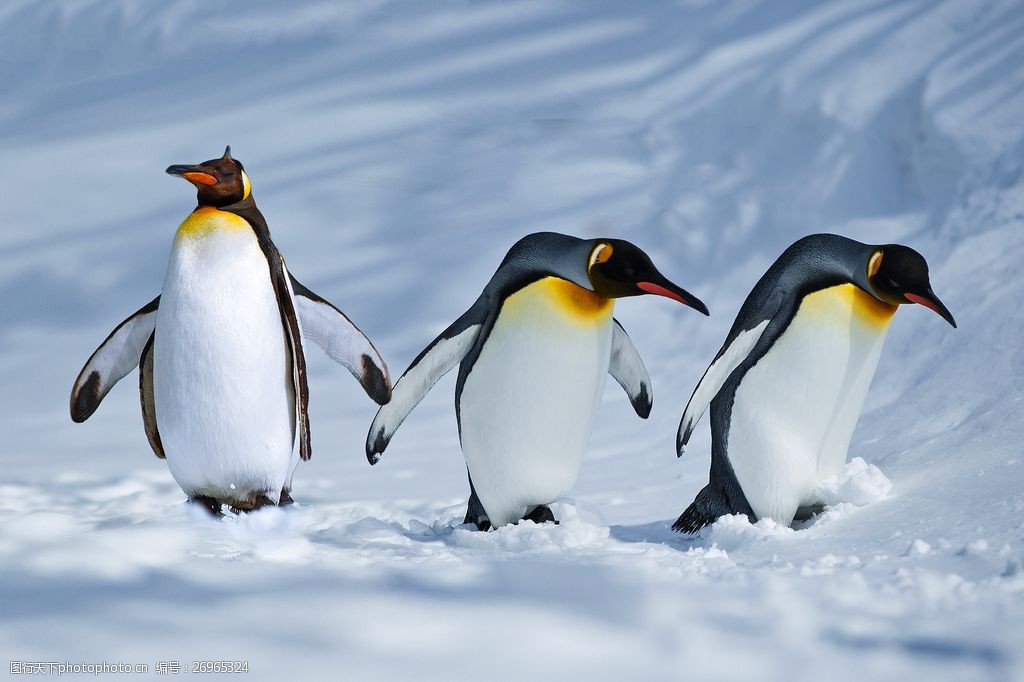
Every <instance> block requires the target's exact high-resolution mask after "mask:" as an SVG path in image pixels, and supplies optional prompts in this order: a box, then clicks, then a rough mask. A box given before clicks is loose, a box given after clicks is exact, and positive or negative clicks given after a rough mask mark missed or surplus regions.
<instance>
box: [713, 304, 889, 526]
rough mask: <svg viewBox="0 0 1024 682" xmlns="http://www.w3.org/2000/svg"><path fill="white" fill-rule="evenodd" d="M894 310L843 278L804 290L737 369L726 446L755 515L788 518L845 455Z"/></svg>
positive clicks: (810, 499) (785, 520)
mask: <svg viewBox="0 0 1024 682" xmlns="http://www.w3.org/2000/svg"><path fill="white" fill-rule="evenodd" d="M895 310H896V308H895V307H894V306H888V305H886V304H883V303H879V302H878V301H876V300H875V299H874V298H872V297H870V296H869V295H868V294H866V293H864V292H863V291H861V290H860V289H857V288H855V287H854V286H853V285H849V284H847V285H841V286H836V287H832V288H830V289H826V290H824V291H821V292H816V293H814V294H811V295H810V296H807V297H806V298H805V299H804V301H803V303H802V304H801V306H800V309H799V310H798V311H797V315H796V317H795V318H794V319H793V321H792V323H791V324H790V326H789V328H788V329H787V330H786V331H785V332H784V333H783V335H782V337H781V338H780V339H779V340H778V341H776V343H775V345H774V346H772V348H771V350H769V351H768V353H767V354H766V355H765V356H764V357H763V358H761V360H760V361H759V362H758V363H757V364H756V365H755V366H754V367H753V368H752V369H751V370H750V371H748V372H747V374H746V375H745V376H744V378H743V380H742V382H741V383H740V386H739V388H738V389H737V391H736V396H735V400H734V402H733V408H732V418H731V421H730V424H729V436H728V453H729V461H730V463H731V464H732V468H733V471H734V472H735V474H736V478H737V480H738V481H739V484H740V487H741V488H742V489H743V493H744V494H745V495H746V497H747V501H748V502H749V503H750V506H751V508H752V509H753V511H754V513H755V514H756V515H757V517H758V518H766V517H767V518H771V519H774V520H775V521H777V522H779V523H785V524H789V523H790V522H792V520H793V516H794V515H795V513H796V510H797V509H798V508H799V507H801V506H804V505H809V504H813V503H815V502H816V500H814V499H813V493H814V490H815V488H816V487H817V484H818V482H819V481H820V480H822V479H824V478H828V477H829V476H832V475H834V474H836V473H838V472H839V470H840V469H842V467H843V465H844V464H845V463H846V455H847V450H848V449H849V446H850V437H851V436H852V434H853V429H854V426H856V424H857V419H858V417H859V416H860V412H861V409H862V408H863V406H864V398H865V396H866V395H867V392H868V387H869V386H870V385H871V378H872V377H873V376H874V374H875V368H876V367H877V366H878V358H879V355H880V354H881V351H882V344H883V343H884V341H885V334H886V331H887V329H888V324H889V321H890V319H891V317H892V314H893V313H894V312H895Z"/></svg>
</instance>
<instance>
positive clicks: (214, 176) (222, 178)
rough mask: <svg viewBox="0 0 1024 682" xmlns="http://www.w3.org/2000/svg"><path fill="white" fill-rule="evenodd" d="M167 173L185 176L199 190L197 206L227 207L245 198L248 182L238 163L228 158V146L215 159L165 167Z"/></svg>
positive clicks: (248, 191)
mask: <svg viewBox="0 0 1024 682" xmlns="http://www.w3.org/2000/svg"><path fill="white" fill-rule="evenodd" d="M167 172H168V173H169V174H171V175H178V176H180V177H183V178H185V179H186V180H188V181H189V182H191V183H192V184H193V185H195V186H196V189H198V190H199V205H200V206H227V205H229V204H237V203H238V202H240V201H245V200H246V199H248V198H249V194H250V192H251V191H252V185H251V184H250V183H249V176H248V175H246V173H245V170H244V169H243V168H242V163H241V162H240V161H236V160H235V159H232V158H231V147H230V146H229V147H227V148H226V149H225V150H224V156H222V157H220V158H219V159H210V160H209V161H203V162H202V163H200V164H197V165H195V166H187V165H176V166H168V168H167Z"/></svg>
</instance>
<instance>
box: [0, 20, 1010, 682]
mask: <svg viewBox="0 0 1024 682" xmlns="http://www.w3.org/2000/svg"><path fill="white" fill-rule="evenodd" d="M281 7H282V5H281V4H280V3H271V2H246V3H237V4H234V3H231V4H229V3H225V2H210V1H208V0H195V1H193V2H176V3H149V4H143V3H135V2H128V1H125V2H76V3H63V2H50V3H48V2H36V1H31V0H30V1H25V2H21V1H18V0H9V1H8V2H5V3H3V5H2V6H0V44H2V45H3V46H4V47H3V53H2V56H0V83H2V86H3V88H2V92H0V196H2V199H0V226H2V228H0V255H2V259H0V301H2V313H3V314H2V316H0V348H2V353H0V368H2V369H0V371H2V375H0V376H2V378H3V389H4V390H3V393H2V395H3V398H2V401H3V402H2V409H0V433H2V439H0V440H2V443H3V445H2V446H0V456H2V468H0V471H2V473H0V524H2V525H0V657H2V658H4V659H9V660H30V661H31V660H60V661H63V660H69V661H72V662H83V661H84V662H93V661H103V660H106V661H122V662H129V663H148V664H149V665H150V669H151V670H153V669H154V666H155V664H156V662H157V661H161V660H178V661H182V662H188V661H192V660H209V659H215V660H248V661H249V666H250V671H251V672H250V673H249V676H250V678H251V679H345V680H361V679H371V678H372V679H406V680H407V679H417V680H434V679H437V680H442V679H449V680H450V679H481V680H490V679H527V678H544V679H609V680H622V679H722V680H726V679H728V680H734V679H786V680H791V679H818V680H826V679H827V680H846V679H850V680H854V679H858V680H859V679H902V680H906V679H970V680H983V679H993V680H1009V679H1014V678H1015V679H1021V678H1022V676H1024V653H1022V644H1024V455H1022V452H1021V442H1022V440H1024V418H1022V416H1021V410H1022V407H1024V404H1022V380H1024V346H1022V343H1021V334H1022V331H1024V317H1022V313H1021V303H1020V302H1021V300H1022V297H1024V281H1022V278H1021V269H1022V263H1024V5H1022V4H1021V3H1019V2H1014V1H1012V0H1009V1H1006V2H990V1H984V0H977V1H965V0H948V1H946V2H932V1H927V2H924V1H922V2H890V1H866V2H829V3H820V2H811V1H807V2H769V1H767V0H765V1H763V2H753V1H749V0H743V1H739V0H733V1H728V2H712V1H707V2H702V1H700V0H690V1H679V2H647V3H620V2H607V3H600V2H591V3H574V2H546V1H545V2H523V1H520V0H513V1H511V2H503V3H494V4H485V3H470V2H446V3H433V2H431V3H399V2H387V1H378V2H359V3H339V4H338V5H337V6H335V5H328V4H316V3H308V2H294V3H288V9H287V10H282V9H281ZM228 143H230V144H231V145H232V149H233V150H234V154H235V156H236V157H237V158H239V159H241V160H242V161H243V162H244V163H245V164H246V168H247V169H248V171H249V173H250V175H251V177H252V180H253V186H254V194H255V196H256V198H257V200H258V202H259V205H260V207H261V208H262V210H263V212H264V214H265V215H266V216H267V219H268V220H269V223H270V226H271V229H272V231H273V235H274V238H275V240H276V242H277V244H278V246H279V247H280V248H281V250H282V251H283V253H284V254H285V255H286V256H287V258H288V263H289V266H290V267H291V269H292V270H293V271H294V272H295V273H296V275H297V276H298V278H299V279H300V280H302V281H303V282H304V283H305V284H307V285H308V286H310V287H311V288H312V289H314V290H316V291H318V292H319V293H320V294H322V295H324V296H326V297H327V298H329V299H331V300H332V301H333V302H335V303H336V304H337V305H339V306H340V307H341V308H342V309H343V310H345V311H346V312H347V313H348V314H349V315H350V316H351V317H352V318H353V319H354V320H355V321H356V322H357V324H359V325H360V326H361V327H362V328H363V329H364V330H365V331H366V332H367V333H368V334H369V335H370V336H371V338H373V340H374V341H375V342H376V344H377V346H378V347H379V348H380V349H381V352H382V353H383V354H384V357H385V358H386V359H387V360H388V361H389V363H390V364H391V368H392V371H393V373H394V374H395V375H396V376H397V375H398V374H400V373H401V372H402V371H403V370H404V368H405V367H406V365H407V364H408V362H409V361H410V360H411V359H412V358H413V357H414V356H415V354H416V353H417V352H419V350H420V349H421V348H422V347H423V346H424V345H425V344H426V343H427V342H428V341H429V340H430V339H432V338H433V337H434V335H435V334H436V333H437V332H438V331H440V330H441V329H443V328H444V327H445V326H446V325H447V324H448V323H449V322H450V321H451V320H453V319H454V318H455V317H456V316H458V315H459V314H460V313H461V312H462V311H463V310H465V308H466V307H468V306H469V305H470V304H471V303H472V301H473V300H474V298H475V297H476V295H477V293H478V292H479V290H480V289H481V288H482V287H483V285H484V283H485V282H486V281H487V279H488V278H489V277H490V274H491V273H492V271H493V269H494V268H495V267H496V265H497V263H498V262H499V260H500V258H501V257H502V255H503V254H504V252H505V250H506V249H507V248H508V246H509V245H510V244H511V243H512V242H513V241H515V240H516V239H518V238H519V237H520V236H522V235H523V234H526V233H527V232H531V231H536V230H541V229H550V230H558V231H563V232H568V233H572V234H576V235H580V236H598V235H609V236H619V237H624V238H628V239H631V240H633V241H635V242H636V243H637V244H639V245H640V246H641V247H643V248H644V249H646V250H647V251H648V252H649V253H651V254H652V256H653V257H654V260H655V262H656V263H657V264H658V265H659V266H660V268H661V270H662V271H663V272H665V273H666V275H668V276H669V277H670V278H672V279H673V280H675V281H677V282H678V283H680V284H681V285H682V286H684V287H686V288H688V289H690V290H691V291H693V292H694V293H695V294H696V295H698V296H700V297H701V298H702V299H703V300H704V301H705V302H706V303H707V304H708V306H709V307H710V309H711V311H712V316H711V317H710V318H704V317H702V316H700V315H698V314H696V313H695V312H694V311H692V310H690V309H687V308H684V307H682V306H679V305H677V304H674V303H672V302H671V301H667V300H665V299H657V300H655V299H654V297H645V298H642V299H630V300H625V301H621V302H620V303H619V304H618V305H617V307H616V315H617V316H618V318H619V319H620V320H621V321H622V322H623V324H624V325H625V327H626V328H627V329H628V330H629V331H630V333H631V336H632V338H633V339H634V341H635V343H636V346H637V347H638V348H639V350H640V352H641V354H642V356H643V357H644V359H645V361H646V363H647V366H648V369H649V370H650V374H651V376H652V378H653V380H654V385H655V391H654V395H655V405H654V411H653V413H652V415H651V418H650V419H649V420H648V421H646V422H645V421H641V420H639V419H638V418H636V416H635V415H634V414H633V412H632V410H631V409H630V407H629V404H628V402H627V400H626V398H625V396H624V395H623V393H622V392H621V391H620V390H619V388H618V387H617V386H616V385H615V384H614V382H612V381H609V383H608V386H607V390H606V392H605V399H604V404H603V406H602V408H601V413H600V418H599V423H598V425H597V427H596V429H595V432H594V434H593V437H592V439H591V445H590V449H589V452H588V455H587V458H586V460H585V462H584V469H583V473H582V476H581V478H580V480H579V482H578V483H577V485H576V487H575V489H574V490H573V491H572V493H571V498H572V499H570V500H566V501H565V502H564V503H562V504H559V505H558V506H557V507H556V510H555V511H556V513H557V514H558V515H559V516H560V517H561V519H562V525H560V526H558V527H550V526H534V525H532V524H523V525H521V526H518V527H508V528H503V529H501V530H499V531H497V532H494V533H489V534H479V533H471V532H468V531H467V530H464V529H461V528H458V524H459V522H460V521H461V518H462V514H463V512H464V503H465V499H466V496H467V484H466V479H465V469H464V464H463V462H462V459H461V456H460V453H459V450H458V441H457V433H456V428H455V418H454V411H453V408H452V393H453V390H454V378H453V377H452V376H449V377H446V378H445V379H444V380H443V381H441V382H440V384H439V385H438V386H437V387H436V388H435V390H434V391H433V392H432V393H431V394H430V395H429V397H428V398H427V400H425V401H424V403H423V404H422V405H420V407H419V408H418V409H417V410H416V411H415V412H414V413H413V414H412V416H411V417H410V418H409V420H408V421H407V423H406V424H405V426H403V428H402V429H401V430H400V431H399V432H398V435H397V437H396V438H395V440H394V442H393V444H392V446H391V447H390V449H389V450H388V452H387V453H386V455H385V457H384V459H383V460H382V461H381V463H380V464H379V465H377V466H376V467H373V468H371V467H369V466H368V465H367V463H366V460H365V457H364V455H363V440H364V438H365V434H366V429H367V427H368V425H369V423H370V420H371V419H372V417H373V415H374V412H375V406H374V405H373V404H372V403H371V402H370V401H369V400H368V399H367V398H366V397H365V395H364V394H363V393H362V392H361V390H360V389H359V387H358V386H357V385H356V383H355V382H354V381H353V380H352V379H351V377H350V376H349V375H348V374H347V373H346V372H345V370H344V369H343V368H341V367H339V366H337V365H335V364H333V363H332V362H330V361H329V360H328V359H327V358H326V357H325V356H323V354H321V353H320V352H319V351H318V350H316V349H315V348H313V349H311V350H310V351H309V354H308V357H309V358H310V365H311V367H310V371H311V376H312V379H311V393H312V396H311V409H312V425H313V432H312V435H313V446H314V457H313V459H312V461H311V462H309V463H305V464H303V465H302V466H301V467H300V468H299V470H298V472H297V474H296V478H295V496H296V499H297V500H298V504H297V505H296V506H295V507H294V508H293V509H290V510H287V511H281V510H276V509H273V510H267V511H264V512H260V513H257V514H253V515H251V516H248V517H244V518H235V517H231V518H227V519H225V520H224V521H221V522H215V521H212V520H209V519H207V518H205V517H204V516H203V515H202V514H197V513H194V512H193V511H190V510H189V509H188V508H186V505H185V504H183V495H182V494H181V492H180V490H179V489H178V487H177V486H176V484H175V483H174V481H173V480H172V479H171V477H170V474H169V473H168V471H167V468H166V465H165V463H164V462H162V461H160V460H158V459H156V458H155V457H153V455H152V454H151V452H150V450H149V447H148V445H147V443H146V440H145V436H144V434H143V429H142V424H141V418H140V413H139V405H138V394H137V384H136V375H135V374H132V375H130V376H129V377H127V378H126V379H125V380H124V381H123V382H122V384H121V385H119V386H117V387H116V388H115V389H114V390H113V391H112V393H111V394H110V395H109V396H108V397H107V399H106V400H105V402H104V403H103V405H102V406H101V407H100V409H99V411H98V412H97V413H96V415H95V416H93V417H92V419H91V420H89V421H88V422H87V423H85V424H83V425H77V424H73V423H72V422H71V420H70V419H69V417H68V408H67V400H68V393H69V390H70V387H71V383H72V381H73V379H74V377H75V375H76V374H77V372H78V370H79V369H80V367H81V365H82V364H83V363H84V361H85V360H86V358H87V357H88V356H89V354H90V353H91V352H92V351H93V349H94V348H95V346H96V345H97V344H98V343H99V342H100V341H101V340H102V339H103V338H104V337H105V336H106V334H107V333H108V332H109V330H110V329H111V328H112V327H113V326H114V325H116V324H117V323H118V322H120V321H121V319H123V318H124V317H125V316H126V315H127V314H129V313H130V312H131V311H133V310H135V309H136V308H137V307H138V306H140V305H141V304H142V303H144V302H146V301H148V300H149V299H150V298H152V297H153V296H154V295H155V294H156V293H157V292H158V291H159V288H160V285H161V282H162V280H163V274H164V268H165V265H166V259H167V254H168V248H169V245H170V240H171V237H172V234H173V232H174V229H175V228H176V226H177V224H178V223H179V222H180V221H181V220H182V219H183V218H184V217H185V215H186V214H187V213H188V211H189V210H191V208H192V207H193V205H194V192H193V191H192V189H191V188H190V187H189V186H188V185H187V184H185V183H183V182H182V181H181V180H179V179H175V178H171V177H168V176H166V175H164V172H163V169H164V168H165V167H166V166H168V165H169V164H172V163H187V162H198V161H201V160H203V159H206V158H210V157H215V156H218V155H219V154H220V153H221V151H222V150H223V147H224V145H225V144H228ZM820 231H835V232H840V233H843V234H846V235H849V236H851V237H854V238H857V239H861V240H864V241H870V242H875V243H884V242H891V241H899V242H903V243H907V244H910V245H912V246H914V247H915V248H916V249H918V250H919V251H921V252H922V253H923V254H925V256H926V257H927V258H928V260H929V262H930V264H931V267H932V278H933V283H934V285H935V289H936V291H937V293H938V294H939V295H940V296H941V297H942V298H943V300H944V301H945V302H946V303H947V305H948V306H949V308H950V309H951V310H952V311H953V312H954V314H955V315H956V318H957V321H958V322H959V324H960V328H959V329H957V330H953V329H952V328H950V327H949V326H948V325H946V324H945V323H944V322H943V321H942V320H941V319H940V318H939V317H938V316H936V315H934V314H932V313H931V312H929V311H927V310H925V309H923V308H921V307H915V308H912V309H911V308H906V309H903V310H901V311H900V312H899V314H898V315H897V316H896V318H895V320H894V322H893V325H892V329H891V332H890V335H889V339H888V342H887V345H886V348H885V350H884V353H883V356H882V361H881V364H880V367H879V370H878V374H877V376H876V378H875V382H874V384H873V387H872V389H871V393H870V395H869V397H868V401H867V406H866V408H865V411H864V414H863V415H862V418H861V421H860V424H859V426H858V428H857V431H856V433H855V435H854V439H853V443H852V447H851V456H855V457H862V458H863V459H864V460H866V462H867V463H870V464H872V465H875V466H877V467H878V468H879V469H881V471H882V472H883V473H884V475H885V477H887V478H888V479H889V480H890V481H891V482H892V485H893V488H892V491H891V492H890V494H889V495H888V497H886V498H885V499H883V500H881V501H876V502H873V503H871V504H867V505H864V506H858V507H855V506H853V505H852V504H839V505H837V506H836V507H834V508H832V509H831V510H830V511H829V512H828V513H827V514H825V515H824V516H823V517H821V518H819V519H818V520H816V521H814V522H813V523H812V524H810V525H809V526H807V527H804V528H801V529H799V530H791V529H787V528H780V527H776V526H774V525H772V524H770V523H765V522H762V523H759V524H757V525H751V524H749V523H747V522H746V521H745V520H742V519H738V518H728V519H725V520H722V521H721V522H719V523H718V524H717V525H715V526H714V527H713V528H711V529H710V530H708V531H706V532H705V533H704V534H703V535H702V536H700V537H697V538H689V537H683V536H678V535H676V534H673V533H672V532H670V531H669V525H670V524H671V522H672V521H673V520H674V519H675V518H676V516H677V515H678V514H679V513H680V512H681V511H682V510H683V508H684V507H685V506H686V505H687V504H688V503H689V502H690V500H691V499H692V498H693V496H694V494H695V493H696V492H697V490H698V489H699V488H700V487H701V486H702V485H703V484H704V482H705V481H706V477H707V469H708V459H709V454H708V453H709V445H710V437H709V432H708V427H707V424H706V421H705V423H703V424H701V425H700V427H699V428H698V429H697V432H696V434H695V436H694V438H693V441H691V445H690V447H689V448H688V451H687V453H686V455H685V456H684V457H683V459H682V460H677V459H676V457H675V454H674V447H673V442H674V435H675V429H676V425H677V423H678V419H679V416H680V414H681V412H682V409H683V406H684V405H685V402H686V399H687V398H688V397H689V394H690V392H691V390H692V389H693V386H694V384H695V382H696V381H697V379H698V378H699V377H700V375H701V373H702V372H703V370H704V368H705V367H706V365H707V363H708V362H709V361H710V359H711V358H712V357H713V356H714V354H715V352H716V351H717V350H718V347H719V344H720V343H721V341H722V339H723V338H724V335H725V333H726V330H727V329H728V327H729V325H730V324H731V322H732V320H733V318H734V316H735V314H736V311H737V309H738V307H739V304H740V302H741V301H742V300H743V297H744V296H745V295H746V293H747V292H748V291H749V289H750V287H751V286H752V285H753V283H754V282H755V281H756V279H757V278H758V277H759V276H760V274H761V273H762V272H763V271H764V269H765V268H766V267H767V266H768V265H769V263H771V261H772V260H774V258H775V257H776V256H777V255H778V253H779V252H781V250H782V249H783V248H784V247H785V246H786V245H788V244H789V243H790V242H792V241H793V240H795V239H796V238H798V237H800V236H802V235H804V234H808V233H811V232H820ZM870 471H871V470H870V469H869V468H868V467H866V466H863V465H862V466H861V468H860V469H859V472H860V473H857V471H855V472H854V479H855V480H853V481H847V482H846V483H845V484H841V485H837V486H834V487H833V488H832V492H833V493H835V494H837V495H840V496H841V495H843V494H847V493H844V492H843V489H844V488H849V487H850V486H852V488H851V490H850V491H847V492H848V494H851V495H853V496H854V497H861V498H870V497H871V496H872V493H873V492H877V490H876V488H877V485H878V483H877V481H878V479H877V477H876V478H871V477H870V476H869V473H870ZM865 476H867V478H864V477H865ZM858 481H860V487H859V488H858ZM883 482H884V481H883ZM865 485H866V486H867V487H868V488H870V489H869V490H864V489H863V488H864V487H865ZM860 501H865V499H861V500H860ZM2 664H3V665H4V666H6V665H7V663H5V662H4V663H2Z"/></svg>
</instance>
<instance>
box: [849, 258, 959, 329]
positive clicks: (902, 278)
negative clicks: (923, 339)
mask: <svg viewBox="0 0 1024 682" xmlns="http://www.w3.org/2000/svg"><path fill="white" fill-rule="evenodd" d="M866 267H867V276H868V283H869V284H870V285H871V289H872V293H874V295H875V296H876V297H877V298H879V299H880V300H882V301H885V302H886V303H890V304H892V305H901V304H904V303H917V304H919V305H923V306H924V307H926V308H930V309H931V310H934V311H935V312H936V313H938V314H939V315H940V316H941V317H942V319H944V320H945V321H946V322H949V323H950V324H951V325H953V327H956V320H954V319H953V315H952V313H950V312H949V309H948V308H946V306H945V305H944V304H943V303H942V301H940V300H939V297H938V296H936V295H935V292H934V291H932V285H931V282H930V281H929V280H928V263H927V262H926V261H925V259H924V256H922V255H921V254H919V253H918V252H917V251H914V250H913V249H912V248H910V247H908V246H902V245H900V244H885V245H884V246H879V247H877V248H875V250H874V251H873V252H872V253H871V256H870V257H869V258H868V262H867V265H866Z"/></svg>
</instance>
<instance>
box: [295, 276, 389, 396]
mask: <svg viewBox="0 0 1024 682" xmlns="http://www.w3.org/2000/svg"><path fill="white" fill-rule="evenodd" d="M288 276H289V277H290V278H291V283H292V290H293V292H294V293H295V310H296V312H297V313H298V316H299V321H300V322H301V323H302V335H303V336H304V337H306V338H308V339H309V340H311V341H312V342H313V343H315V344H316V345H317V346H319V347H320V349H321V350H322V351H323V352H324V353H326V354H327V356H328V357H329V358H331V359H332V360H334V361H335V362H337V363H339V364H340V365H343V366H344V367H345V368H346V369H348V371H350V372H351V373H352V376H354V377H355V378H356V380H357V381H358V382H359V383H360V385H362V387H363V390H365V391H366V394H367V395H368V396H370V398H371V399H372V400H373V401H374V402H376V403H377V404H378V405H384V404H386V403H387V402H388V401H389V400H390V399H391V377H390V375H389V374H388V367H387V365H386V364H384V360H383V358H381V356H380V353H378V352H377V349H376V348H374V347H373V344H372V343H370V340H369V339H368V338H366V335H365V334H363V332H361V331H360V330H359V328H358V327H356V326H355V325H354V324H352V321H351V320H350V319H348V317H346V316H345V313H343V312H341V311H340V310H338V309H337V308H336V307H334V305H332V304H331V303H330V302H329V301H327V300H326V299H324V298H323V297H321V296H319V295H317V294H315V293H313V292H312V291H310V290H309V289H308V288H306V287H305V286H303V285H302V284H301V283H300V282H299V281H298V280H297V279H295V277H294V276H293V275H292V274H291V273H288Z"/></svg>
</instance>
